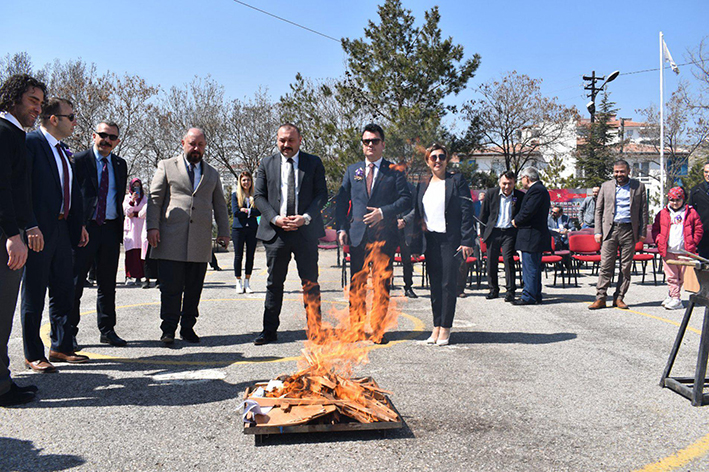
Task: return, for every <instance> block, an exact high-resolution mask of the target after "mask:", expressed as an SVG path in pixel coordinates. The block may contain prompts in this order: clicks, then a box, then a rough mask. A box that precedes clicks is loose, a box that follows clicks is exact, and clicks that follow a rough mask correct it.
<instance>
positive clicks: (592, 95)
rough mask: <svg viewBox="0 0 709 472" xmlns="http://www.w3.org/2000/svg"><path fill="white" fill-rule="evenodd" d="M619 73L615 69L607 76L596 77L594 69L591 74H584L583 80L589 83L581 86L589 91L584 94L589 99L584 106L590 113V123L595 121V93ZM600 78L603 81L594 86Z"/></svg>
mask: <svg viewBox="0 0 709 472" xmlns="http://www.w3.org/2000/svg"><path fill="white" fill-rule="evenodd" d="M619 74H620V71H618V70H615V71H613V72H611V73H610V74H608V77H596V71H595V70H594V71H593V72H591V76H590V77H589V76H587V75H584V76H583V80H587V81H589V82H590V83H589V84H588V85H585V86H584V87H583V88H584V90H589V91H590V92H591V93H589V94H588V95H586V96H587V97H589V98H590V99H591V101H590V102H588V104H587V105H586V108H587V109H588V112H589V113H590V114H591V123H593V122H594V121H596V94H598V92H600V91H601V90H603V87H605V86H606V84H607V83H608V82H613V81H614V80H615V79H616V77H618V75H619ZM599 80H602V81H603V83H602V84H601V86H600V87H596V82H597V81H599Z"/></svg>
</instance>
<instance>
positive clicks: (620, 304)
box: [613, 298, 628, 310]
mask: <svg viewBox="0 0 709 472" xmlns="http://www.w3.org/2000/svg"><path fill="white" fill-rule="evenodd" d="M613 306H614V307H617V308H620V309H621V310H627V309H628V304H627V303H625V302H624V301H623V299H622V298H616V299H615V300H613Z"/></svg>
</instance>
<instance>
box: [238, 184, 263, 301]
mask: <svg viewBox="0 0 709 472" xmlns="http://www.w3.org/2000/svg"><path fill="white" fill-rule="evenodd" d="M231 211H232V214H233V215H234V222H233V223H232V225H231V239H232V240H233V241H234V274H235V275H236V293H253V290H251V287H250V286H249V282H250V280H251V272H252V271H253V269H254V253H255V252H256V230H257V229H258V222H257V220H256V217H257V216H259V215H260V214H261V212H259V211H258V209H257V208H256V206H254V184H253V178H252V177H251V172H249V171H247V170H245V171H244V172H242V173H241V175H240V176H239V184H238V185H237V186H236V192H232V194H231ZM244 244H246V267H245V268H244V282H243V283H242V282H241V261H242V259H243V257H244Z"/></svg>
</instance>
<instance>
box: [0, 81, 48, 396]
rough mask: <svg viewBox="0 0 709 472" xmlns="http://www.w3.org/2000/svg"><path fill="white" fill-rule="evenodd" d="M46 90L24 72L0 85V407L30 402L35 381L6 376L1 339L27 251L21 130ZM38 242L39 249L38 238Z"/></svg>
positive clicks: (36, 112)
mask: <svg viewBox="0 0 709 472" xmlns="http://www.w3.org/2000/svg"><path fill="white" fill-rule="evenodd" d="M46 89H47V87H46V86H45V85H44V84H43V83H42V82H40V81H39V80H37V79H35V78H34V77H30V76H29V75H27V74H15V75H12V76H10V77H9V78H8V79H7V80H6V81H5V82H4V83H3V84H2V85H1V86H0V168H2V172H0V406H3V407H7V406H15V405H21V404H24V403H27V402H31V401H32V400H34V398H35V393H36V392H37V387H36V386H35V385H27V386H25V387H20V386H18V385H17V384H16V383H15V382H14V381H13V380H12V378H11V377H10V358H9V357H8V355H7V343H8V341H9V340H10V332H11V331H12V318H13V317H14V315H15V306H16V305H17V295H18V293H19V290H20V281H21V280H22V272H23V268H24V266H25V262H26V261H27V252H28V251H27V245H26V244H25V238H24V236H25V234H24V233H25V228H26V225H27V222H28V221H29V219H30V213H31V210H30V205H31V200H30V191H29V179H28V178H27V177H28V174H27V145H26V144H25V130H24V128H30V127H32V126H34V123H35V120H36V119H37V117H38V116H39V114H40V113H41V112H42V102H43V101H44V94H45V92H46ZM35 234H36V235H37V236H39V234H38V233H37V232H35ZM38 239H40V238H38ZM38 242H39V243H40V244H39V249H41V239H40V240H39V241H38Z"/></svg>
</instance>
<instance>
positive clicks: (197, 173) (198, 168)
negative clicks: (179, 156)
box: [183, 156, 202, 193]
mask: <svg viewBox="0 0 709 472" xmlns="http://www.w3.org/2000/svg"><path fill="white" fill-rule="evenodd" d="M183 159H184V160H185V167H186V168H187V174H188V175H189V173H190V164H191V162H190V161H188V160H187V158H186V157H184V156H183ZM193 172H194V183H193V184H192V193H194V191H195V190H197V187H199V182H200V181H201V180H202V161H199V162H198V163H197V164H194V169H193Z"/></svg>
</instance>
